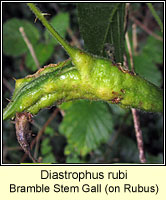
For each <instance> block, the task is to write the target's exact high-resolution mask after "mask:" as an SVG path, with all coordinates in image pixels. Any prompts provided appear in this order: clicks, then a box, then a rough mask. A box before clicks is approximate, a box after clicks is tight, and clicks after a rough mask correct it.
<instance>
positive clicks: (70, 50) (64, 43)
mask: <svg viewBox="0 0 166 200" xmlns="http://www.w3.org/2000/svg"><path fill="white" fill-rule="evenodd" d="M27 5H28V6H29V8H30V9H31V10H32V12H33V13H34V14H35V15H36V17H37V18H38V19H39V20H40V21H41V22H42V24H43V26H45V27H46V28H47V29H48V30H49V32H50V33H51V34H52V35H53V36H54V37H55V38H56V40H57V41H58V42H59V43H60V44H61V45H62V46H63V48H64V49H65V50H66V51H67V53H68V54H69V56H71V57H72V56H73V54H74V53H75V48H74V47H71V46H70V45H69V44H68V42H67V41H65V40H64V39H63V38H62V37H61V36H60V35H59V34H58V33H57V32H56V30H55V29H54V28H53V27H52V26H51V24H49V22H48V21H47V20H46V18H45V17H44V14H43V13H42V12H41V11H40V10H39V9H38V8H37V7H36V6H35V4H33V3H27Z"/></svg>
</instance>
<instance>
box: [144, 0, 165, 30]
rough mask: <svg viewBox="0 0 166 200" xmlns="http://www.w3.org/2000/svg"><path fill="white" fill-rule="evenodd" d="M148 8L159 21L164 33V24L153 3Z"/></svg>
mask: <svg viewBox="0 0 166 200" xmlns="http://www.w3.org/2000/svg"><path fill="white" fill-rule="evenodd" d="M147 6H148V8H149V10H150V11H151V13H152V15H153V17H154V18H155V20H156V21H157V23H158V25H159V26H160V28H161V32H162V33H163V23H162V21H161V19H160V17H159V16H158V14H157V12H156V11H155V9H154V7H153V5H152V3H147Z"/></svg>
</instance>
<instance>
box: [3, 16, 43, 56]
mask: <svg viewBox="0 0 166 200" xmlns="http://www.w3.org/2000/svg"><path fill="white" fill-rule="evenodd" d="M20 27H23V28H24V32H25V34H26V36H27V38H28V40H29V41H30V43H31V44H32V45H34V44H36V43H37V41H38V40H39V36H40V35H39V31H38V29H37V28H36V27H35V26H34V25H33V24H31V23H30V22H28V21H26V20H21V19H17V18H12V19H10V20H8V21H7V22H6V23H4V25H3V51H4V53H5V54H6V55H9V56H20V55H22V54H23V53H25V52H26V51H27V50H28V48H27V45H26V44H25V42H24V40H23V37H22V35H21V33H20V31H19V28H20Z"/></svg>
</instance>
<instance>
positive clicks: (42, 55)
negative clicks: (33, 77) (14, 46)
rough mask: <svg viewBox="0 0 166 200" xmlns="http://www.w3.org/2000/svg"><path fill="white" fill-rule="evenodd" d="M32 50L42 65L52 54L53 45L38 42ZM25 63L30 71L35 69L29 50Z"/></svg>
mask: <svg viewBox="0 0 166 200" xmlns="http://www.w3.org/2000/svg"><path fill="white" fill-rule="evenodd" d="M34 51H35V54H36V57H37V59H38V61H39V64H40V66H41V67H42V66H43V65H44V64H45V63H46V62H47V61H48V59H49V58H50V57H51V56H52V53H53V51H54V47H53V45H52V44H47V45H46V44H43V43H40V44H37V45H35V46H34ZM25 64H26V66H27V67H28V68H29V69H30V70H32V71H36V70H37V67H36V64H35V62H34V60H33V58H32V56H31V54H30V52H28V53H27V56H26V60H25Z"/></svg>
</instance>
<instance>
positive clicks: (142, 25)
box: [130, 16, 163, 41]
mask: <svg viewBox="0 0 166 200" xmlns="http://www.w3.org/2000/svg"><path fill="white" fill-rule="evenodd" d="M130 19H131V20H132V21H134V23H135V24H137V25H138V26H139V27H141V28H142V29H143V30H144V31H145V32H146V33H148V34H149V35H151V36H153V37H154V38H156V39H157V40H160V41H163V38H162V37H160V36H159V35H157V34H155V33H154V32H153V31H151V30H150V29H148V28H147V27H146V26H145V25H144V24H142V23H141V22H140V21H139V20H137V19H136V18H135V17H134V16H130Z"/></svg>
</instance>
